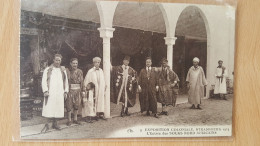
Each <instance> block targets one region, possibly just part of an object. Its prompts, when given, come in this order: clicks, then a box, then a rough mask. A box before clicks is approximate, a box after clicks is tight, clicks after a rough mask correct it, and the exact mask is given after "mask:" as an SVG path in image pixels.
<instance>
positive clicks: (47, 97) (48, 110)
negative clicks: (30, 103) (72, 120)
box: [42, 54, 69, 132]
mask: <svg viewBox="0 0 260 146" xmlns="http://www.w3.org/2000/svg"><path fill="white" fill-rule="evenodd" d="M61 59H62V56H61V55H60V54H56V55H55V56H54V60H53V64H52V65H50V66H49V67H47V68H46V69H45V70H44V72H43V77H42V90H43V93H44V103H43V109H42V116H43V117H46V118H50V119H52V122H53V124H52V128H54V129H57V130H60V127H59V126H58V124H57V119H58V118H63V117H64V98H67V93H68V91H69V86H68V78H67V74H66V69H65V67H63V66H60V64H61ZM48 129H49V125H48V124H46V125H45V127H44V128H43V130H42V132H46V131H47V130H48Z"/></svg>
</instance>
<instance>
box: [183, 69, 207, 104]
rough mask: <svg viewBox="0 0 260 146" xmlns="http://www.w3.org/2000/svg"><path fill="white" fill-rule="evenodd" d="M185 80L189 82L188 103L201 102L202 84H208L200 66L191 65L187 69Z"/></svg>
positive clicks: (202, 94)
mask: <svg viewBox="0 0 260 146" xmlns="http://www.w3.org/2000/svg"><path fill="white" fill-rule="evenodd" d="M186 81H188V82H189V86H190V87H189V91H188V93H189V97H188V101H189V103H190V104H194V105H198V104H201V98H202V97H203V96H204V86H205V85H207V84H208V82H207V80H206V78H205V74H204V71H203V69H202V67H200V66H198V67H197V68H195V67H193V66H192V67H191V68H190V69H189V71H188V74H187V78H186Z"/></svg>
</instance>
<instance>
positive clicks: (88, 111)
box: [82, 90, 96, 117]
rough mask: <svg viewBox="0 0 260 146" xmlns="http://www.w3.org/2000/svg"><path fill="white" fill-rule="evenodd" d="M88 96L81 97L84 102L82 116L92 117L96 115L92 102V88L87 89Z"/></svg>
mask: <svg viewBox="0 0 260 146" xmlns="http://www.w3.org/2000/svg"><path fill="white" fill-rule="evenodd" d="M88 92H89V93H88V97H87V95H86V96H85V97H83V104H84V107H85V108H84V110H82V117H86V116H90V117H94V116H96V108H95V104H94V95H93V94H94V93H93V91H92V90H90V91H88Z"/></svg>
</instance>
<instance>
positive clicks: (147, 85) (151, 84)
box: [138, 57, 159, 118]
mask: <svg viewBox="0 0 260 146" xmlns="http://www.w3.org/2000/svg"><path fill="white" fill-rule="evenodd" d="M145 63H146V67H145V68H143V69H142V70H141V72H140V74H139V80H138V85H139V86H138V90H139V92H140V94H139V100H140V107H141V113H143V112H144V111H146V115H147V116H150V111H152V114H153V116H154V117H155V118H159V117H158V115H157V98H156V92H157V91H158V89H159V86H158V77H157V73H156V71H155V68H153V67H152V59H151V58H150V57H147V58H146V61H145Z"/></svg>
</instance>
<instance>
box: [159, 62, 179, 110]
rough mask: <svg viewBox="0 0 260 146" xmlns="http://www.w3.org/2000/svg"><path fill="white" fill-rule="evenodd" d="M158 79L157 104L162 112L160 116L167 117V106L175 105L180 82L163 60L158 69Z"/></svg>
mask: <svg viewBox="0 0 260 146" xmlns="http://www.w3.org/2000/svg"><path fill="white" fill-rule="evenodd" d="M158 78H159V95H158V102H160V103H162V112H161V113H160V115H168V106H169V105H173V106H175V104H176V99H177V95H178V90H179V86H178V82H179V81H180V80H179V78H178V76H177V74H176V73H175V72H174V71H173V70H171V69H170V67H169V66H168V60H167V59H166V58H163V59H162V61H161V67H160V68H158Z"/></svg>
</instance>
